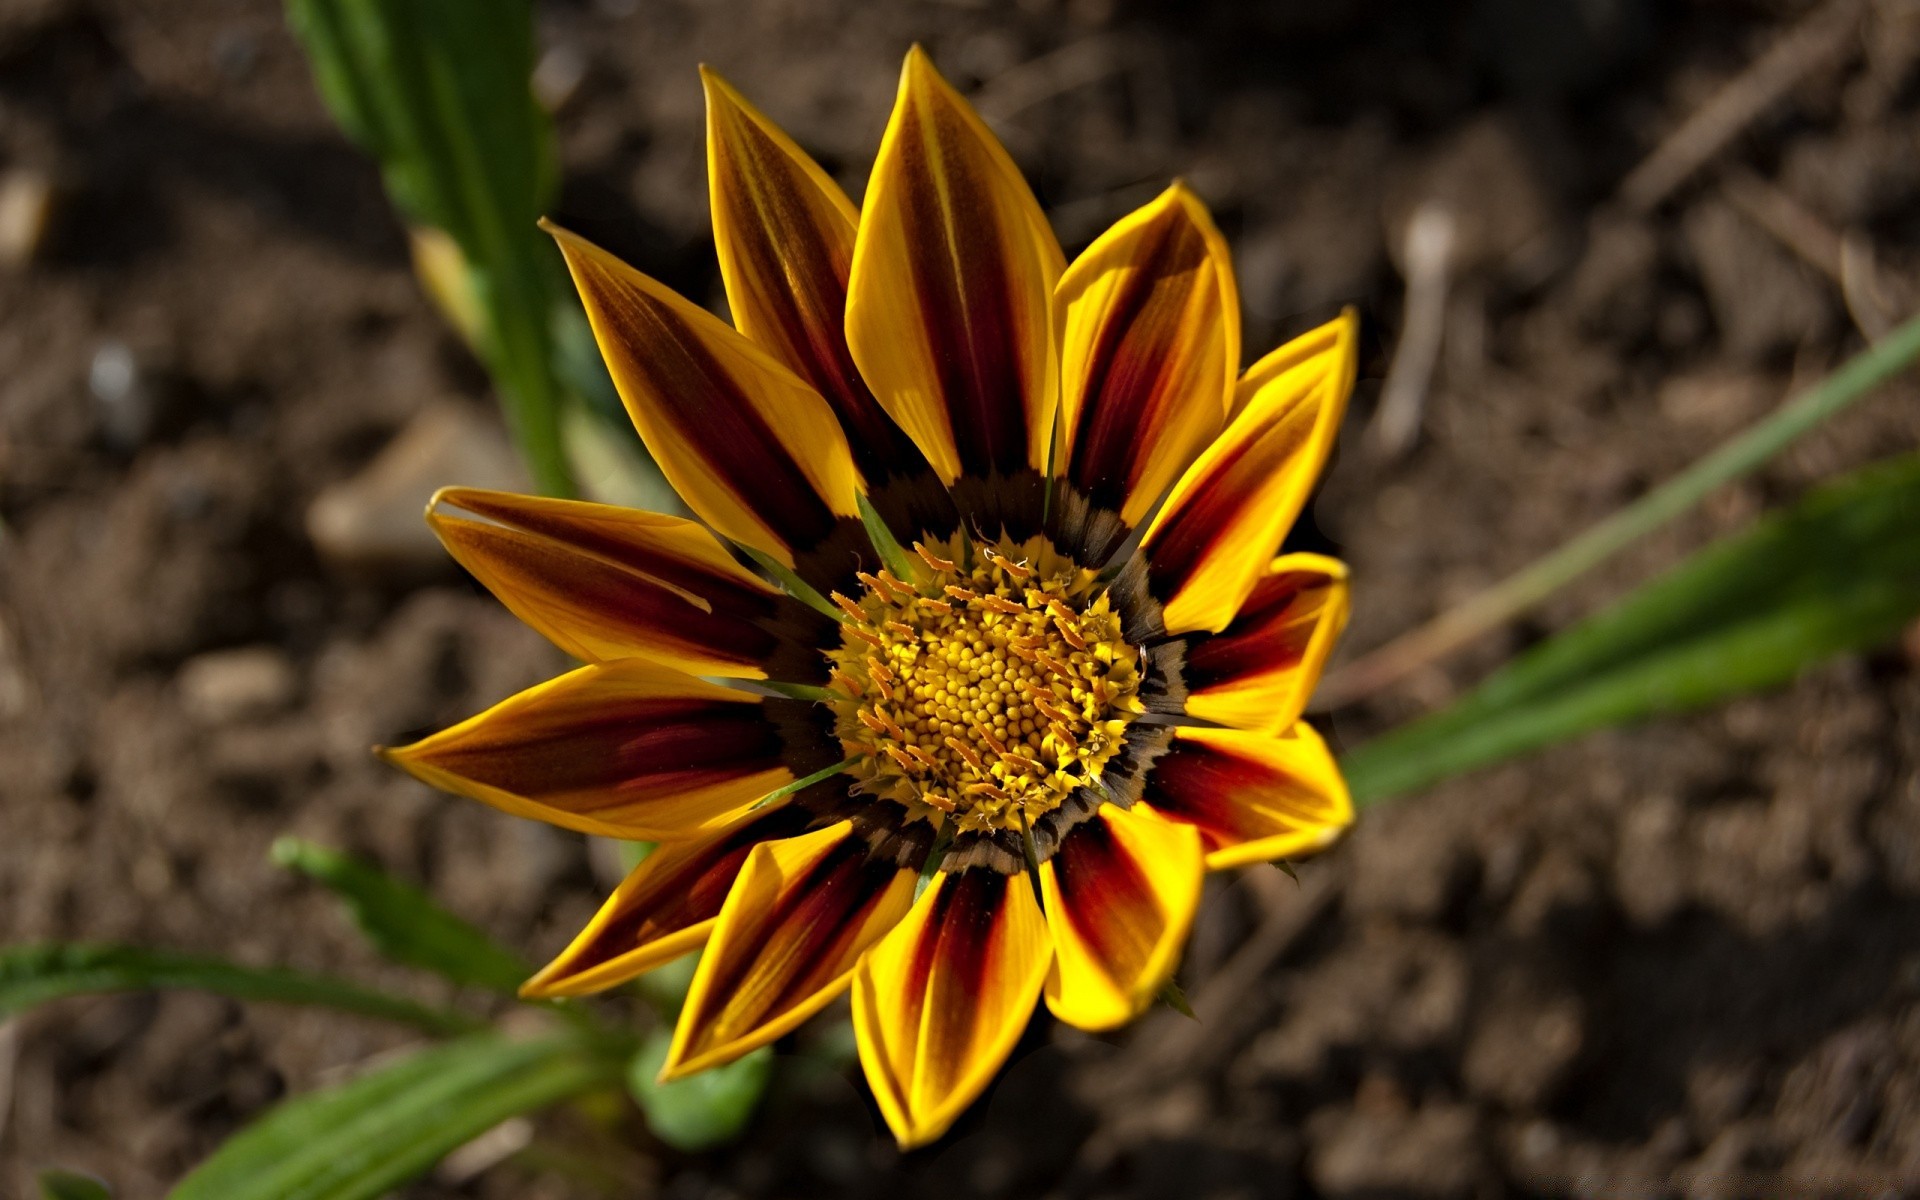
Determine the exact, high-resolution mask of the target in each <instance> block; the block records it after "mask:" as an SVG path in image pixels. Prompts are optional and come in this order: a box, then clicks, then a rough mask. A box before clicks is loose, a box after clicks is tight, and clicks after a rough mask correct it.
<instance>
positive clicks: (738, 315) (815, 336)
mask: <svg viewBox="0 0 1920 1200" xmlns="http://www.w3.org/2000/svg"><path fill="white" fill-rule="evenodd" d="M700 78H701V80H702V82H703V83H704V84H705V85H706V93H707V187H708V192H709V194H710V195H711V198H712V202H713V241H714V248H715V249H716V250H717V251H718V252H719V256H720V276H721V278H722V279H723V280H725V282H726V285H727V307H728V308H729V309H730V310H731V311H732V313H733V323H734V325H735V327H737V328H738V329H739V330H740V332H741V333H744V334H746V335H747V337H749V338H750V339H752V340H753V341H754V342H755V343H756V344H757V345H759V346H761V347H763V348H764V349H765V350H767V352H768V353H770V354H772V355H773V356H774V357H775V358H777V359H779V360H780V361H781V362H782V363H784V364H785V365H786V366H788V367H790V368H791V369H792V370H793V372H794V373H795V374H797V375H799V376H800V378H802V379H804V380H806V381H807V382H808V383H810V384H812V385H813V387H814V388H815V390H817V391H818V392H819V393H820V394H821V395H822V396H823V397H825V398H826V401H827V403H828V404H829V405H831V406H832V407H833V411H834V413H835V415H836V416H838V417H839V418H840V424H841V426H842V427H843V428H844V429H845V430H846V431H847V439H848V441H849V442H850V443H851V446H852V451H853V460H854V464H855V465H856V466H857V467H859V469H860V472H861V474H862V475H864V476H865V477H866V478H867V480H868V482H869V483H873V482H876V481H879V480H884V479H887V478H889V477H892V476H895V475H902V474H907V473H909V472H911V471H913V470H915V469H919V470H924V469H925V466H926V463H925V460H924V459H923V458H922V457H921V455H920V451H919V450H918V449H916V448H915V447H914V444H913V442H912V440H911V439H909V438H908V437H907V435H906V433H905V432H904V431H902V430H901V428H900V427H899V426H898V425H896V424H894V422H893V418H892V417H889V416H888V415H887V414H886V411H885V410H884V409H882V408H881V407H880V402H879V401H877V400H875V399H874V398H873V393H872V392H871V391H869V390H868V389H867V384H866V381H865V380H864V379H862V378H861V377H860V371H859V369H858V368H857V367H855V366H854V365H853V355H852V353H851V352H850V351H849V350H848V349H847V335H846V313H847V276H848V274H849V273H850V272H851V271H852V268H853V241H854V233H855V230H856V228H857V226H858V222H859V219H860V214H859V211H858V210H856V209H855V208H854V206H853V203H852V201H850V200H848V199H847V197H846V193H845V192H842V191H841V190H840V185H839V184H837V183H835V182H834V181H833V180H832V178H831V177H829V176H828V175H827V173H826V172H825V171H822V170H821V169H820V167H819V165H818V164H816V163H815V162H814V161H813V159H811V158H809V157H808V156H807V154H806V152H805V151H803V150H801V149H800V147H799V146H797V145H795V144H794V142H793V139H792V138H790V137H788V136H787V135H786V134H785V133H784V132H782V131H781V129H780V127H779V126H777V125H775V124H774V123H773V122H772V121H770V120H768V119H767V118H766V117H765V116H763V115H762V114H761V113H760V111H759V110H758V109H756V108H754V107H753V105H751V104H749V103H748V102H747V100H746V98H745V97H743V96H741V95H740V93H739V92H737V91H735V90H734V89H733V87H732V86H731V85H730V84H728V83H727V81H726V80H724V79H722V78H720V76H719V75H718V74H717V73H715V72H713V71H711V70H708V69H707V68H705V67H702V68H701V70H700Z"/></svg>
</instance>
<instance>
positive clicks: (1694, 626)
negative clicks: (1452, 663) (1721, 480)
mask: <svg viewBox="0 0 1920 1200" xmlns="http://www.w3.org/2000/svg"><path fill="white" fill-rule="evenodd" d="M1916 615H1920V456H1906V457H1902V458H1898V459H1895V460H1893V461H1891V462H1887V463H1882V464H1878V465H1876V466H1873V467H1870V468H1867V469H1865V470H1862V471H1859V472H1856V473H1854V474H1852V475H1850V476H1847V477H1846V478H1844V479H1841V480H1839V481H1837V482H1835V483H1832V484H1829V485H1827V486H1825V487H1822V488H1820V489H1818V490H1816V491H1815V492H1813V493H1812V494H1810V495H1809V496H1807V497H1806V498H1805V499H1804V500H1802V501H1801V502H1800V503H1799V504H1797V505H1795V506H1793V507H1792V508H1791V509H1789V510H1787V511H1786V512H1783V513H1780V514H1777V515H1774V516H1771V517H1769V518H1767V519H1765V520H1763V521H1761V522H1760V523H1759V524H1757V525H1756V526H1754V527H1753V528H1752V529H1749V530H1747V531H1745V532H1743V533H1740V534H1737V535H1734V536H1733V537H1729V538H1726V539H1723V540H1722V541H1720V542H1717V543H1715V544H1714V545H1712V546H1709V547H1707V548H1706V549H1705V550H1703V551H1701V552H1700V553H1698V554H1696V555H1694V556H1693V557H1692V558H1690V559H1688V560H1687V561H1686V562H1684V563H1682V564H1680V566H1678V567H1676V568H1675V569H1674V570H1672V571H1670V572H1668V573H1667V574H1666V575H1664V576H1662V577H1661V578H1659V579H1656V580H1654V581H1653V582H1652V583H1649V584H1647V585H1646V586H1645V587H1643V588H1641V589H1639V590H1638V591H1637V592H1634V593H1633V594H1632V595H1630V596H1628V597H1627V598H1626V599H1624V600H1622V601H1621V602H1619V603H1618V604H1616V605H1614V606H1613V607H1612V608H1609V609H1607V610H1606V611H1604V612H1602V613H1600V614H1598V615H1596V616H1594V617H1592V618H1590V619H1588V620H1587V621H1584V622H1582V623H1581V624H1579V625H1576V626H1574V627H1573V628H1572V629H1569V630H1567V631H1566V632H1564V633H1562V634H1560V635H1559V636H1557V637H1555V638H1552V639H1550V640H1549V641H1547V642H1546V643H1544V644H1542V645H1541V646H1539V647H1538V648H1536V649H1535V650H1533V651H1532V652H1530V653H1528V654H1526V655H1524V656H1523V657H1521V658H1520V659H1519V660H1517V661H1515V662H1514V663H1513V664H1511V665H1510V666H1508V667H1507V668H1506V669H1504V670H1502V671H1501V672H1499V673H1498V674H1497V675H1495V676H1493V677H1492V678H1490V679H1488V680H1487V681H1486V683H1484V684H1482V685H1481V686H1480V687H1479V688H1478V689H1476V690H1475V691H1474V692H1472V693H1471V694H1469V695H1468V696H1466V697H1464V698H1463V699H1462V700H1460V701H1459V702H1458V703H1456V704H1455V705H1453V706H1452V707H1451V708H1448V709H1446V710H1444V711H1442V712H1440V713H1436V714H1435V715H1433V716H1431V717H1428V718H1426V719H1424V720H1421V721H1416V722H1414V723H1413V724H1411V725H1409V726H1406V727H1404V728H1402V729H1399V730H1396V731H1394V732H1393V733H1390V734H1387V735H1386V736H1384V737H1382V738H1379V739H1377V740H1375V741H1373V742H1370V743H1368V744H1366V745H1364V746H1362V747H1360V748H1359V749H1358V750H1356V751H1354V752H1353V753H1352V754H1349V755H1348V756H1347V757H1346V759H1345V760H1344V761H1343V763H1342V766H1343V768H1344V770H1345V771H1346V774H1347V778H1348V782H1349V784H1350V785H1351V787H1352V788H1353V793H1354V798H1355V799H1356V800H1358V801H1361V802H1368V801H1373V800H1380V799H1385V798H1388V797H1390V796H1395V795H1400V794H1403V793H1405V792H1409V791H1412V790H1415V789H1417V788H1419V787H1423V786H1426V785H1427V784H1430V783H1433V782H1435V781H1437V780H1440V779H1444V778H1448V777H1450V776H1452V775H1457V774H1460V773H1461V772H1464V771H1467V770H1471V769H1473V768H1475V767H1479V766H1484V765H1487V764H1489V763H1493V762H1498V761H1501V760H1503V759H1506V758H1510V757H1513V756H1515V755H1518V754H1522V753H1525V752H1527V751H1530V750H1534V749H1538V748H1540V747H1542V746H1546V745H1549V744H1552V743H1554V742H1558V741H1562V740H1565V739H1567V738H1571V737H1575V736H1578V735H1580V734H1582V733H1586V732H1589V731H1591V730H1595V729H1600V728H1605V727H1608V726H1613V725H1620V724H1625V723H1629V722H1633V721H1638V720H1643V719H1646V718H1649V717H1654V716H1659V715H1662V714H1667V713H1677V712H1684V711H1687V710H1690V709H1697V708H1701V707H1704V706H1706V705H1710V704H1714V703H1717V702H1719V701H1722V700H1726V699H1729V698H1731V697H1733V696H1737V695H1741V694H1744V693H1747V692H1753V691H1759V690H1762V689H1765V688H1769V687H1775V686H1778V685H1780V684H1784V683H1786V682H1789V681H1791V680H1792V679H1793V678H1794V677H1795V676H1796V675H1798V674H1799V673H1800V672H1801V671H1803V670H1805V669H1806V668H1807V667H1808V666H1810V665H1812V664H1813V663H1816V662H1818V661H1820V660H1822V659H1825V658H1829V657H1832V656H1834V655H1837V654H1844V653H1848V652H1852V651H1857V650H1862V649H1866V648H1869V647H1872V646H1875V645H1880V644H1883V643H1885V642H1886V641H1888V640H1890V639H1892V638H1893V637H1894V636H1895V635H1896V634H1897V633H1898V632H1899V630H1900V629H1901V628H1902V627H1903V626H1904V625H1906V623H1908V622H1909V621H1911V620H1913V619H1914V617H1915V616H1916Z"/></svg>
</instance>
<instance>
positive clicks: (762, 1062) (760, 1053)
mask: <svg viewBox="0 0 1920 1200" xmlns="http://www.w3.org/2000/svg"><path fill="white" fill-rule="evenodd" d="M672 1040H673V1039H672V1036H671V1035H670V1034H669V1033H667V1032H666V1031H664V1030H662V1031H661V1032H658V1033H655V1034H654V1035H653V1036H651V1037H649V1038H648V1039H647V1041H646V1043H645V1044H644V1045H642V1046H641V1047H640V1050H639V1052H638V1053H636V1054H635V1055H634V1056H633V1061H632V1062H631V1063H630V1064H629V1066H628V1069H627V1089H628V1090H629V1091H631V1092H632V1093H633V1098H634V1099H635V1100H637V1101H639V1103H640V1108H641V1110H642V1111H643V1112H645V1113H646V1115H647V1128H649V1129H651V1130H653V1133H654V1136H655V1137H658V1138H659V1139H660V1140H661V1141H663V1142H665V1143H666V1144H667V1145H669V1146H672V1147H673V1148H674V1149H676V1150H686V1151H699V1150H711V1149H713V1148H714V1147H715V1146H724V1145H726V1144H727V1143H728V1142H731V1141H733V1140H734V1139H735V1138H737V1137H739V1136H740V1133H741V1131H742V1130H744V1129H745V1128H746V1127H747V1122H748V1121H751V1120H752V1119H753V1113H754V1109H756V1108H758V1107H759V1105H760V1097H761V1096H762V1095H764V1094H765V1093H766V1090H767V1081H768V1080H769V1079H771V1078H772V1076H773V1049H772V1047H770V1046H762V1047H761V1048H760V1049H758V1050H755V1051H754V1052H753V1053H751V1054H748V1055H746V1056H745V1057H743V1058H739V1059H735V1060H734V1061H733V1062H730V1063H728V1064H727V1065H725V1066H723V1067H713V1068H711V1069H709V1070H705V1071H702V1072H700V1073H699V1074H698V1075H690V1076H688V1077H687V1078H685V1079H676V1080H674V1081H673V1082H672V1083H660V1082H658V1081H657V1079H656V1077H657V1076H658V1075H659V1074H660V1065H661V1064H662V1063H664V1062H666V1061H667V1049H668V1047H669V1046H670V1045H671V1044H672Z"/></svg>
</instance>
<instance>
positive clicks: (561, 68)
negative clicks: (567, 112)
mask: <svg viewBox="0 0 1920 1200" xmlns="http://www.w3.org/2000/svg"><path fill="white" fill-rule="evenodd" d="M588 65H589V64H588V61H587V56H586V54H585V52H584V51H582V50H581V49H580V47H578V46H575V45H569V44H561V45H558V46H552V47H549V48H548V50H547V52H546V53H545V54H542V55H541V56H540V61H539V62H538V63H536V64H535V65H534V68H533V98H534V99H535V100H537V101H539V102H540V107H542V108H544V109H546V110H547V111H548V112H550V113H557V112H559V111H560V110H561V109H563V108H565V107H566V106H567V101H569V100H571V99H573V97H574V94H575V93H577V92H578V91H579V90H580V85H581V84H582V83H583V82H585V81H586V78H587V67H588Z"/></svg>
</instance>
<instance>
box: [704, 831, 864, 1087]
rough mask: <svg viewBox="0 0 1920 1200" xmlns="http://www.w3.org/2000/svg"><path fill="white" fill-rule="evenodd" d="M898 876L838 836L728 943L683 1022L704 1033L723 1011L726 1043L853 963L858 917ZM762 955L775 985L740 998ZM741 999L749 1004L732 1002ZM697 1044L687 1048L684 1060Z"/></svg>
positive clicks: (858, 841) (859, 844)
mask: <svg viewBox="0 0 1920 1200" xmlns="http://www.w3.org/2000/svg"><path fill="white" fill-rule="evenodd" d="M899 873H900V869H899V868H898V867H896V866H894V864H893V863H891V862H884V861H875V860H874V859H873V857H872V855H871V854H870V853H869V850H868V847H867V843H866V841H865V839H863V838H858V837H848V838H845V839H843V840H842V841H841V842H839V843H838V844H837V845H835V846H834V847H833V848H832V849H830V850H828V851H827V852H826V853H825V854H824V855H822V856H821V857H820V859H819V861H817V862H815V863H814V864H813V866H812V867H811V868H809V869H808V870H807V872H806V874H805V875H804V876H803V877H802V878H800V879H798V880H796V881H794V882H792V883H791V884H789V885H787V886H786V887H784V888H783V889H782V892H781V895H780V898H779V900H778V901H776V902H775V904H774V906H773V908H772V909H771V910H770V911H769V912H767V913H765V914H764V915H760V916H757V917H756V918H755V919H754V924H755V925H756V926H757V927H758V935H759V936H758V937H756V938H755V944H754V945H751V946H741V945H735V946H731V947H729V948H728V954H727V956H726V957H725V958H724V959H723V960H722V961H720V962H719V963H717V964H716V967H717V968H718V969H717V970H715V972H714V974H713V976H712V978H711V981H710V982H709V983H708V984H707V986H706V988H705V990H704V992H703V995H704V997H705V999H706V1003H705V1004H704V1005H703V1006H702V1010H701V1011H700V1012H697V1013H689V1014H687V1015H686V1016H684V1017H683V1018H682V1021H683V1022H686V1021H691V1022H692V1023H693V1027H694V1028H696V1029H706V1030H708V1031H710V1032H711V1027H712V1025H713V1023H714V1021H715V1019H716V1018H718V1017H720V1016H721V1015H722V1014H723V1013H725V1015H726V1019H727V1024H728V1026H729V1027H730V1032H729V1033H726V1034H724V1035H723V1040H731V1039H732V1038H733V1037H737V1036H739V1034H740V1032H741V1031H743V1030H745V1029H747V1028H750V1027H752V1026H755V1025H759V1024H761V1023H762V1020H763V1019H764V1018H766V1017H768V1016H771V1015H774V1014H777V1013H779V1012H781V1011H784V1010H787V1009H790V1008H792V1007H793V1006H794V1005H796V1004H798V1003H800V1002H801V1001H803V1000H805V999H806V998H807V997H809V996H812V995H813V994H814V993H816V992H818V991H819V990H820V989H821V988H823V987H825V986H827V985H828V984H829V983H832V982H833V980H834V978H835V976H837V975H840V974H841V973H843V972H845V971H847V970H849V969H850V967H851V965H852V963H851V960H850V959H849V958H848V952H849V950H850V949H857V946H856V945H855V939H856V938H857V937H859V935H860V934H861V932H862V926H863V924H864V922H863V920H862V916H863V914H864V913H866V911H867V910H868V909H869V908H871V907H872V906H873V905H874V904H875V903H876V902H878V901H879V900H880V899H881V898H882V897H883V896H884V895H885V894H886V892H887V889H888V887H889V886H890V885H891V884H892V883H893V882H894V879H895V878H896V877H897V876H898V875H899ZM727 919H728V921H729V922H731V921H733V920H734V918H733V917H731V916H729V917H728V918H727ZM769 956H773V957H777V959H778V960H779V965H780V966H782V967H784V968H785V969H784V970H781V971H779V972H777V974H776V980H777V985H776V986H775V987H772V988H766V989H765V990H762V991H760V992H758V993H757V994H755V995H752V996H747V995H746V994H745V993H744V992H743V991H742V988H741V985H742V984H743V983H744V982H745V981H746V980H747V978H748V976H749V975H750V974H752V973H753V972H754V970H755V968H756V967H757V966H764V964H765V961H766V960H767V959H768V958H769ZM742 1001H746V1002H748V1004H749V1005H750V1008H747V1009H745V1010H743V1009H742V1008H741V1007H738V1006H740V1005H741V1003H742ZM730 1008H731V1009H732V1011H727V1010H728V1009H730ZM701 1040H703V1041H704V1040H706V1039H701ZM701 1048H702V1047H700V1046H694V1047H691V1048H689V1051H688V1054H687V1057H689V1058H691V1057H693V1056H694V1055H695V1054H697V1053H698V1052H699V1051H700V1049H701Z"/></svg>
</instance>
